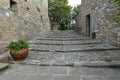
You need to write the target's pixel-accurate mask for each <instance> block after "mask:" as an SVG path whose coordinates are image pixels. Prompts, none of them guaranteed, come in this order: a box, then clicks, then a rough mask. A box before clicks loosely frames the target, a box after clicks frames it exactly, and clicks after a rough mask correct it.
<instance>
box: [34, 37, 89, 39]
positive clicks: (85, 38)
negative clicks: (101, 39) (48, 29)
mask: <svg viewBox="0 0 120 80" xmlns="http://www.w3.org/2000/svg"><path fill="white" fill-rule="evenodd" d="M35 39H90V38H89V37H76V38H75V37H44V38H43V37H36V38H35Z"/></svg>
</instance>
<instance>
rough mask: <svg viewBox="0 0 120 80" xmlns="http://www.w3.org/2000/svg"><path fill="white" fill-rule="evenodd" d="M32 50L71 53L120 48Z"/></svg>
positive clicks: (36, 49)
mask: <svg viewBox="0 0 120 80" xmlns="http://www.w3.org/2000/svg"><path fill="white" fill-rule="evenodd" d="M29 50H30V51H40V52H61V53H66V52H68V53H70V52H82V51H112V50H120V48H90V49H72V48H71V49H68V50H67V49H65V50H63V49H62V48H57V49H54V48H52V49H48V48H47V49H45V48H42V49H41V48H29Z"/></svg>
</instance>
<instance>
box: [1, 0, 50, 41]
mask: <svg viewBox="0 0 120 80" xmlns="http://www.w3.org/2000/svg"><path fill="white" fill-rule="evenodd" d="M12 1H14V2H15V5H14V4H13V3H14V2H13V3H12V5H13V7H11V4H10V0H0V39H1V40H7V41H11V40H13V39H14V38H16V37H18V38H19V39H25V40H30V39H32V38H34V37H36V36H44V35H46V34H47V33H48V32H49V30H50V25H49V17H48V1H47V0H12Z"/></svg>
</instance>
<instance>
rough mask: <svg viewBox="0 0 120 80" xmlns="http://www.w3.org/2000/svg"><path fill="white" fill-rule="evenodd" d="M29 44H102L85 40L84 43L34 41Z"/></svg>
mask: <svg viewBox="0 0 120 80" xmlns="http://www.w3.org/2000/svg"><path fill="white" fill-rule="evenodd" d="M28 43H29V44H35V45H36V44H53V45H56V44H58V45H59V44H65V45H67V44H71V45H72V44H73V45H74V44H76V45H77V44H91V43H93V44H94V43H95V44H97V43H98V44H99V43H100V42H99V41H97V40H84V41H51V40H41V41H36V40H33V41H29V42H28Z"/></svg>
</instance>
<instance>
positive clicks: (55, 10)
mask: <svg viewBox="0 0 120 80" xmlns="http://www.w3.org/2000/svg"><path fill="white" fill-rule="evenodd" d="M48 3H49V14H50V15H49V17H50V20H51V21H53V22H57V23H58V24H59V25H60V26H61V25H64V26H65V25H66V24H67V22H68V21H67V20H68V18H69V13H70V11H71V7H70V6H68V1H67V0H48ZM61 29H62V28H61Z"/></svg>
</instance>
